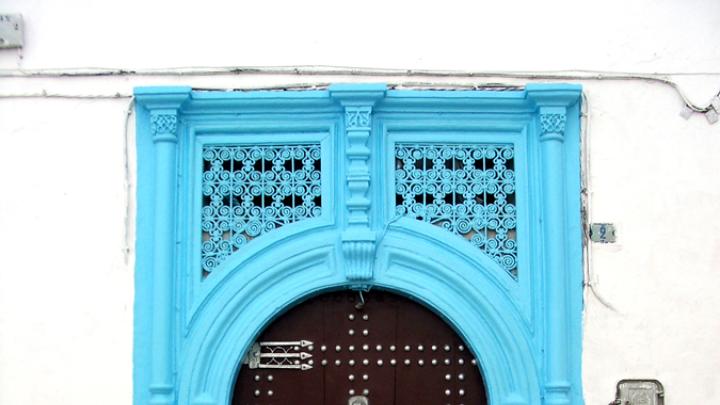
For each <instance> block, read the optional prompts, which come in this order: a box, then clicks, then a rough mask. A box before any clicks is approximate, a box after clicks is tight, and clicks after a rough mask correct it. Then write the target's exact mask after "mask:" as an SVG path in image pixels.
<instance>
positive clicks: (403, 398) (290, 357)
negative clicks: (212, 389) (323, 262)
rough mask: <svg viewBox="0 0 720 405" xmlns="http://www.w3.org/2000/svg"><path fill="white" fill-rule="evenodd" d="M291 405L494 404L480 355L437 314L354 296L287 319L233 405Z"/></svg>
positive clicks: (330, 298) (403, 301)
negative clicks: (469, 347) (470, 348)
mask: <svg viewBox="0 0 720 405" xmlns="http://www.w3.org/2000/svg"><path fill="white" fill-rule="evenodd" d="M353 401H357V402H353ZM365 401H366V402H365ZM291 403H292V404H295V405H323V404H328V405H337V404H352V405H354V404H358V405H360V404H373V405H374V404H383V405H445V404H475V405H485V404H486V403H487V400H486V393H485V385H484V381H483V378H482V375H481V374H480V370H479V367H478V365H477V361H476V360H475V358H474V356H473V354H472V353H471V352H470V350H469V349H468V346H467V344H466V343H465V342H463V341H462V339H461V338H460V337H459V336H458V335H457V334H456V333H455V331H453V330H452V329H451V328H450V326H449V325H448V324H446V323H445V322H444V321H443V320H442V319H441V318H440V317H438V316H437V315H436V314H435V313H433V312H431V311H430V310H429V309H427V308H425V307H424V306H422V305H420V304H418V303H416V302H413V301H411V300H409V299H407V298H404V297H401V296H399V295H396V294H392V293H389V292H385V291H378V290H373V291H371V292H369V293H364V294H363V295H362V297H361V296H360V294H359V293H358V292H354V291H348V290H346V291H338V292H333V293H328V294H323V295H320V296H316V297H313V298H311V299H309V300H307V301H304V302H302V303H301V304H299V305H297V306H296V307H294V308H292V309H291V310H289V311H288V312H286V313H285V314H283V315H282V316H280V317H279V318H278V319H276V320H275V321H274V322H273V323H272V324H271V325H269V326H268V327H267V328H266V329H265V330H264V331H263V332H262V334H261V335H260V337H259V338H258V341H257V342H256V343H255V344H254V345H253V348H252V349H251V350H250V353H249V354H248V356H247V357H246V359H245V364H243V365H242V367H241V369H240V372H239V375H238V378H237V381H236V384H235V390H234V395H233V400H232V404H233V405H269V404H277V405H280V404H291Z"/></svg>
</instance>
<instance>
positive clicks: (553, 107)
mask: <svg viewBox="0 0 720 405" xmlns="http://www.w3.org/2000/svg"><path fill="white" fill-rule="evenodd" d="M577 93H578V92H577V91H576V90H574V89H572V88H568V89H566V90H565V89H562V88H552V87H550V88H548V87H545V88H542V87H541V88H533V87H530V88H529V89H528V98H529V99H530V100H532V101H534V102H535V103H536V108H537V132H538V135H539V142H540V160H541V168H542V175H541V179H542V181H541V184H540V187H541V190H542V213H541V220H542V229H541V231H542V235H543V245H542V246H543V249H544V252H543V258H544V263H543V271H544V279H545V314H544V316H545V324H546V325H549V327H548V328H547V330H546V336H545V359H544V360H545V364H544V368H545V384H544V397H545V401H544V404H546V405H569V404H570V403H571V392H570V391H571V389H572V383H571V375H570V373H571V370H570V354H571V350H570V325H569V322H570V320H569V319H568V315H567V314H568V310H569V307H570V302H569V296H568V283H569V276H568V273H569V271H570V269H569V268H568V266H567V265H566V263H567V255H566V251H565V250H566V246H567V243H566V237H567V236H566V234H567V232H568V224H567V223H566V221H565V218H566V217H567V213H566V204H565V201H566V196H567V194H566V190H565V183H566V181H565V168H564V162H565V152H564V140H565V131H566V122H567V114H568V111H567V110H568V107H570V106H571V105H572V104H574V103H575V102H577V99H578V94H577Z"/></svg>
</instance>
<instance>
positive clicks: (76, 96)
mask: <svg viewBox="0 0 720 405" xmlns="http://www.w3.org/2000/svg"><path fill="white" fill-rule="evenodd" d="M132 97H133V96H132V94H124V93H112V94H67V93H51V92H48V91H46V90H43V91H41V92H39V93H0V98H61V99H73V100H74V99H90V100H112V99H123V98H130V99H131V98H132Z"/></svg>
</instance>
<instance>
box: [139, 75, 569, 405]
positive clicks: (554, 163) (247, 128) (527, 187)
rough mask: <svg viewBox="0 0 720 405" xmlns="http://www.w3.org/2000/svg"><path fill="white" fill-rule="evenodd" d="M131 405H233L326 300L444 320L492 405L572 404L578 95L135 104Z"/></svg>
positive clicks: (357, 90) (559, 89)
mask: <svg viewBox="0 0 720 405" xmlns="http://www.w3.org/2000/svg"><path fill="white" fill-rule="evenodd" d="M135 94H136V97H137V102H138V109H137V151H138V152H137V153H138V168H137V173H138V188H137V199H138V202H137V237H136V239H137V259H136V275H135V282H136V285H135V294H136V300H135V352H134V377H133V379H134V392H135V393H134V404H135V405H147V404H157V405H228V404H229V401H230V398H231V393H232V388H233V383H234V381H235V377H236V373H237V371H238V368H239V367H240V364H241V361H242V358H243V356H244V355H245V353H246V352H247V350H248V349H249V347H250V344H251V343H252V342H253V340H254V339H255V338H256V337H257V335H258V334H259V333H260V332H261V331H262V330H263V329H264V328H265V327H266V326H267V324H268V323H269V322H271V321H272V319H274V318H275V317H276V316H277V315H278V314H279V313H281V312H282V311H284V310H285V309H287V308H288V307H289V306H291V305H294V304H295V303H297V302H299V301H301V300H303V299H305V298H307V297H308V296H310V295H313V294H318V293H320V292H322V291H327V290H331V289H340V288H355V289H366V288H381V289H386V290H390V291H393V292H396V293H399V294H403V295H406V296H409V297H412V298H413V299H416V300H418V301H420V302H422V303H424V304H425V305H427V306H428V307H429V308H431V309H432V310H434V311H436V312H437V313H439V314H440V315H441V316H442V317H443V318H444V319H446V320H447V321H448V322H449V323H451V324H452V325H453V327H454V328H455V329H456V330H457V331H458V333H459V334H460V335H461V336H462V337H463V338H464V339H465V340H466V342H467V343H468V346H469V347H470V349H471V350H472V352H473V355H474V356H475V357H476V358H477V359H478V361H479V366H480V367H481V371H482V373H483V377H484V378H485V382H486V387H487V390H488V398H489V401H490V404H491V405H550V404H552V405H567V404H573V405H576V404H582V402H583V400H582V389H581V382H580V375H581V370H580V358H581V313H582V290H581V287H580V286H581V285H582V267H581V262H582V261H581V235H582V233H581V223H580V167H579V161H580V156H579V151H580V147H579V146H580V144H579V141H580V137H579V133H580V121H579V117H580V111H579V107H580V96H581V89H580V87H579V86H574V85H565V84H534V85H528V86H527V87H526V88H525V89H524V90H518V91H408V90H403V91H397V90H388V89H387V88H386V87H385V86H384V85H382V84H352V85H351V84H346V85H333V86H330V88H329V89H328V90H318V91H289V92H268V91H257V92H207V91H191V89H190V88H187V87H153V88H139V89H136V91H135Z"/></svg>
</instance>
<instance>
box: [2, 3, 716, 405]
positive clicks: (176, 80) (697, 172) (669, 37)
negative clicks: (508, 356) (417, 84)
mask: <svg viewBox="0 0 720 405" xmlns="http://www.w3.org/2000/svg"><path fill="white" fill-rule="evenodd" d="M179 3H180V2H176V1H172V2H171V1H157V2H147V1H141V0H126V1H115V2H97V1H96V2H93V1H89V0H88V1H82V0H66V1H63V2H50V1H41V0H5V1H4V2H2V3H0V13H4V12H19V13H22V14H23V15H24V17H25V20H26V47H25V48H24V49H23V50H22V51H20V52H18V51H15V50H0V69H18V68H24V69H40V68H62V67H98V66H101V67H123V68H153V67H170V66H229V65H302V64H332V65H351V66H368V67H400V68H438V69H456V70H478V71H481V70H482V71H488V70H493V71H498V70H523V71H538V70H547V69H564V70H565V69H588V70H613V71H635V72H648V73H649V72H673V73H676V74H675V75H672V78H673V79H674V80H676V81H677V82H678V83H680V85H681V86H682V88H683V90H684V91H686V92H687V94H688V96H689V97H690V98H691V99H692V100H694V101H695V102H696V103H698V104H703V105H705V104H706V103H707V102H708V101H709V99H710V98H711V97H712V96H713V95H714V94H715V93H717V91H718V90H719V89H720V47H718V46H717V42H718V39H720V2H717V1H715V0H691V1H676V0H666V1H651V0H641V1H634V2H626V1H622V0H611V1H604V2H595V3H593V4H587V5H585V4H582V2H577V1H570V0H568V1H546V2H530V1H527V2H520V3H518V2H505V3H507V4H499V3H503V2H493V3H482V2H477V1H452V0H451V1H445V2H440V3H438V2H433V3H427V4H423V3H418V2H412V3H410V2H407V3H405V2H395V3H392V2H388V1H370V0H369V1H364V2H361V3H357V2H355V3H347V2H338V1H330V0H328V1H310V2H284V3H283V2H244V3H240V2H220V1H205V2H202V3H188V4H187V5H183V4H179ZM695 73H702V74H695ZM383 79H385V80H386V81H390V82H398V81H402V80H403V79H402V78H363V77H307V76H306V77H289V76H271V75H252V76H239V77H234V76H215V77H169V76H163V77H118V78H78V79H72V78H35V79H21V78H0V95H2V94H12V93H34V92H41V91H42V90H46V91H48V92H50V93H65V94H68V93H70V94H98V93H104V94H109V93H116V92H119V93H128V94H129V93H130V92H131V89H132V87H133V86H137V85H151V84H183V85H192V86H196V87H221V88H227V87H242V86H261V85H268V84H281V83H296V82H342V81H381V80H383ZM408 80H410V81H416V80H419V79H418V78H409V79H408ZM423 80H429V79H423ZM447 80H448V81H453V82H458V81H461V80H460V79H447ZM466 81H467V80H466ZM479 81H481V80H475V82H479ZM482 81H505V82H508V80H505V79H502V78H496V79H487V80H482ZM514 82H515V83H525V82H527V80H524V81H523V80H515V81H514ZM578 82H580V83H582V84H583V86H584V88H585V92H586V95H587V99H588V102H589V121H588V122H589V126H590V128H589V137H588V147H589V150H590V163H591V172H590V174H591V178H590V180H591V182H590V186H591V203H592V210H591V214H590V215H591V219H592V220H593V221H594V222H613V223H615V224H616V225H617V227H618V243H616V244H614V245H593V246H591V254H592V257H591V266H590V270H591V272H592V278H591V279H592V280H594V282H595V285H596V290H597V292H599V293H600V294H601V295H602V297H604V299H605V300H606V301H608V302H609V303H610V304H611V305H612V306H613V307H614V310H611V309H608V308H606V307H604V306H603V305H601V304H600V303H599V301H598V300H597V299H596V298H595V297H594V296H593V295H592V294H590V293H589V292H586V301H585V303H586V310H585V316H584V318H585V324H584V355H583V370H584V371H583V378H584V391H585V398H586V403H587V404H589V405H596V404H602V405H605V404H607V403H608V402H610V401H611V400H612V399H613V397H614V387H615V383H616V382H617V380H619V379H622V378H640V377H644V378H657V379H659V380H661V381H662V382H663V383H664V384H665V387H666V389H667V403H668V404H669V405H672V404H715V403H720V361H719V360H720V345H718V344H717V341H718V340H719V339H720V314H719V313H718V308H720V294H718V291H720V272H718V268H720V215H718V212H720V176H719V175H718V173H720V159H719V158H718V156H720V123H719V124H716V125H709V124H708V123H707V121H706V120H705V118H704V117H703V116H701V115H694V116H693V117H691V118H690V119H689V120H684V119H683V118H681V117H680V116H679V115H678V113H679V111H680V109H681V106H682V103H681V102H680V101H679V98H678V96H677V94H676V93H675V92H674V91H673V90H672V89H671V88H670V87H668V86H664V85H661V84H657V83H650V82H643V81H637V80H635V81H632V80H630V81H578ZM127 107H128V100H125V99H117V100H76V99H46V98H35V99H27V98H0V142H1V143H0V145H1V146H0V184H1V185H2V187H3V192H2V193H0V246H1V248H0V252H2V255H0V404H8V405H16V404H17V405H20V404H23V405H25V404H27V405H36V404H37V405H39V404H47V403H56V404H73V405H84V404H88V405H90V404H96V403H103V404H108V405H112V404H122V405H129V404H130V403H131V391H132V305H133V263H132V259H133V257H132V254H131V255H130V257H129V261H127V262H126V261H125V259H124V255H123V247H124V246H125V237H124V232H125V229H124V227H125V212H126V205H125V185H124V184H125V183H124V166H123V124H124V120H125V111H126V109H127ZM129 135H130V138H131V139H130V144H131V146H132V145H133V143H134V141H133V140H132V136H133V131H132V128H131V130H130V134H129ZM130 155H131V159H130V162H131V168H132V167H133V162H134V160H133V159H132V148H131V150H130ZM133 220H134V219H133V218H132V217H131V218H130V222H131V223H132V221H133ZM130 236H132V229H131V230H130ZM131 253H132V252H131Z"/></svg>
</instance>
